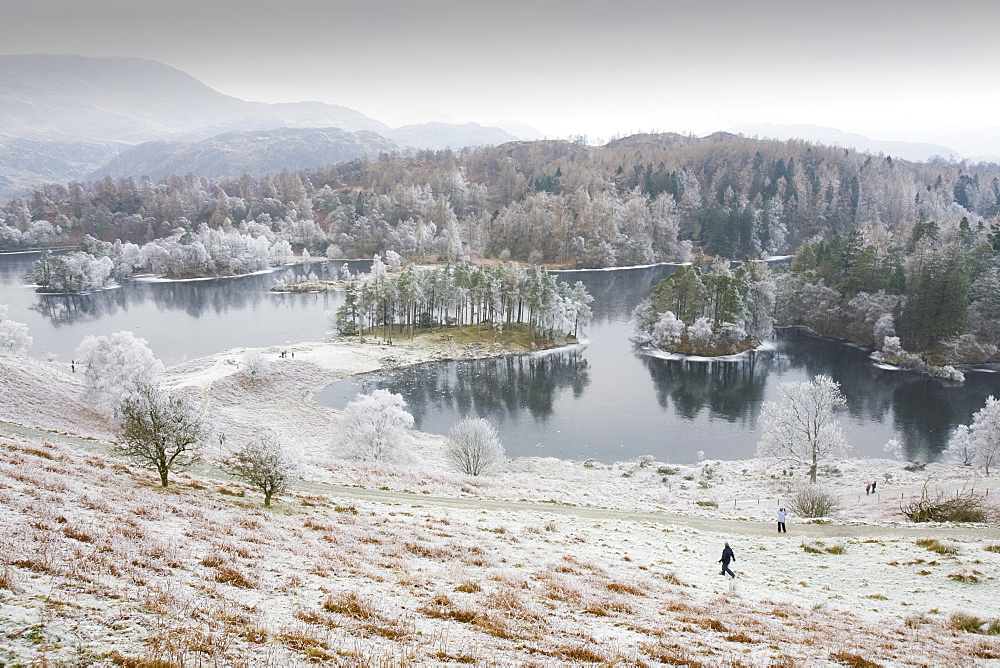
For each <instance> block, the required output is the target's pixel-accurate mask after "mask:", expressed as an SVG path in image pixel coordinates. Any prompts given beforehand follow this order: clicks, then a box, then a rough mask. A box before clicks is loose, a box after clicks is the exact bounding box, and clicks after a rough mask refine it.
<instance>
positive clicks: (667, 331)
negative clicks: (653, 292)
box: [636, 302, 686, 348]
mask: <svg viewBox="0 0 1000 668" xmlns="http://www.w3.org/2000/svg"><path fill="white" fill-rule="evenodd" d="M643 303H646V302H643ZM636 308H637V309H638V307H636ZM685 329H686V328H685V327H684V323H683V322H682V321H681V320H679V319H678V318H677V316H676V315H674V312H673V311H664V312H663V314H662V315H660V318H659V319H658V320H657V321H656V324H655V325H653V345H654V346H656V347H658V348H668V347H672V346H676V345H677V344H678V343H680V341H681V337H682V336H684V331H685Z"/></svg>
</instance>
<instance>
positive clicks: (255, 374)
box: [241, 350, 271, 384]
mask: <svg viewBox="0 0 1000 668" xmlns="http://www.w3.org/2000/svg"><path fill="white" fill-rule="evenodd" d="M241 363H242V365H243V371H244V372H245V373H246V375H247V378H248V379H249V380H250V383H251V384H257V383H259V382H261V381H262V380H264V379H265V378H267V377H268V376H269V375H270V373H271V360H270V359H268V357H267V356H266V355H264V353H262V352H261V351H259V350H248V351H246V352H245V353H243V358H242V362H241Z"/></svg>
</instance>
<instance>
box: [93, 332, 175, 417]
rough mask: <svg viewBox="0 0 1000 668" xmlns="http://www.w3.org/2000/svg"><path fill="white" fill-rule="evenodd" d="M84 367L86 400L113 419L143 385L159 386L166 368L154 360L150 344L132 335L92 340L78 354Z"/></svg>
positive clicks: (122, 334) (117, 334)
mask: <svg viewBox="0 0 1000 668" xmlns="http://www.w3.org/2000/svg"><path fill="white" fill-rule="evenodd" d="M76 361H77V363H79V364H81V365H82V366H83V367H84V379H85V381H86V389H85V397H86V399H87V400H88V401H89V402H90V404H91V405H93V406H94V407H95V408H97V409H98V410H99V411H101V412H103V413H105V414H106V415H111V414H113V413H114V412H115V410H116V409H117V408H118V406H119V404H121V403H122V400H124V399H125V398H126V397H128V396H130V395H131V394H133V393H134V392H135V391H136V389H137V388H138V387H139V386H140V385H151V386H158V385H160V384H161V382H162V379H163V364H162V363H161V362H160V361H159V360H158V359H156V358H154V357H153V352H152V351H151V350H150V349H149V346H147V345H146V340H145V339H141V338H139V337H137V336H136V335H135V334H133V333H132V332H115V333H114V334H112V335H111V336H88V337H86V338H85V339H84V340H83V342H82V343H81V344H80V347H79V348H77V351H76Z"/></svg>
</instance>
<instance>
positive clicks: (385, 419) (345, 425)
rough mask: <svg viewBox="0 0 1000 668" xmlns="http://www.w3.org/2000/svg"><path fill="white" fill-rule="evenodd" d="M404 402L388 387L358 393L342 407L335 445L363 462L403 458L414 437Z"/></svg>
mask: <svg viewBox="0 0 1000 668" xmlns="http://www.w3.org/2000/svg"><path fill="white" fill-rule="evenodd" d="M405 405H406V403H405V402H404V401H403V397H402V396H401V395H399V394H393V393H391V392H389V391H388V390H375V391H374V392H372V393H371V394H359V395H358V396H357V397H356V398H355V399H354V401H352V402H350V403H349V404H347V406H345V407H344V412H343V414H342V415H341V416H340V420H339V421H338V425H337V427H338V428H337V431H336V432H335V435H334V444H335V445H336V446H337V447H338V448H339V450H340V451H341V452H343V453H344V454H346V455H347V456H348V457H350V458H352V459H358V460H361V461H365V462H377V461H389V460H394V459H401V458H403V457H405V456H406V454H407V451H408V448H409V445H410V443H411V441H412V440H413V437H412V436H410V434H409V432H408V430H409V428H410V427H412V426H413V416H412V415H410V414H409V413H407V412H406V410H405V409H404V408H403V407H404V406H405Z"/></svg>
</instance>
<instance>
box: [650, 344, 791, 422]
mask: <svg viewBox="0 0 1000 668" xmlns="http://www.w3.org/2000/svg"><path fill="white" fill-rule="evenodd" d="M642 361H643V363H644V364H645V365H646V368H647V369H648V370H649V375H650V377H651V378H652V379H653V387H654V388H655V390H656V400H657V401H658V402H659V404H660V406H662V407H663V408H668V407H669V405H670V404H673V407H674V412H675V413H676V414H677V415H678V417H682V418H685V419H688V420H693V419H695V418H696V417H698V414H699V413H701V411H702V410H704V409H705V408H708V409H709V411H710V412H711V415H712V417H721V418H723V419H725V420H727V421H729V422H739V423H741V424H744V425H747V426H748V427H750V426H752V425H753V423H754V421H755V420H756V418H757V412H758V411H759V410H760V403H761V401H762V400H763V396H764V387H765V385H766V384H767V375H768V371H769V369H770V367H771V364H772V359H771V355H770V353H766V352H765V353H755V354H754V355H752V356H748V357H746V358H743V359H739V360H727V361H720V360H713V361H711V362H708V361H693V360H687V359H660V358H657V357H650V356H648V355H644V356H642Z"/></svg>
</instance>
